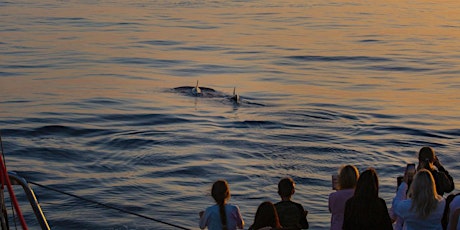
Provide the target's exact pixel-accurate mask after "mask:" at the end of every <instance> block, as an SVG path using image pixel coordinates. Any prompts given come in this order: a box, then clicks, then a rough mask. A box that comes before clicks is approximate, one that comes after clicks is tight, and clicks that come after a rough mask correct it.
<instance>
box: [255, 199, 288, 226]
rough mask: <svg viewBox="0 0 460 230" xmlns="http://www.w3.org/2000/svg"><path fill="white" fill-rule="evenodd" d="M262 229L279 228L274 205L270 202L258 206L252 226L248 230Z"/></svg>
mask: <svg viewBox="0 0 460 230" xmlns="http://www.w3.org/2000/svg"><path fill="white" fill-rule="evenodd" d="M263 227H272V228H281V225H280V221H279V218H278V213H277V212H276V208H275V205H274V204H273V203H272V202H270V201H265V202H263V203H262V204H260V205H259V207H258V208H257V212H256V216H255V217H254V224H252V226H251V227H250V229H254V230H257V229H260V228H263Z"/></svg>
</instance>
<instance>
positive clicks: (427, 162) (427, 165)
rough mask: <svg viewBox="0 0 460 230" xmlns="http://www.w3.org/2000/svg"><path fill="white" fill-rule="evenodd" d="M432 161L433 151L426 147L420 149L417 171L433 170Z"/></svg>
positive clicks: (433, 158) (433, 157)
mask: <svg viewBox="0 0 460 230" xmlns="http://www.w3.org/2000/svg"><path fill="white" fill-rule="evenodd" d="M434 160H435V153H434V149H433V148H431V147H428V146H425V147H422V148H421V149H420V151H419V152H418V161H419V164H418V168H417V169H428V170H430V171H431V170H433V168H432V167H433V166H432V165H431V163H433V162H434Z"/></svg>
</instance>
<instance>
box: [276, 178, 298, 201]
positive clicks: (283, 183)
mask: <svg viewBox="0 0 460 230" xmlns="http://www.w3.org/2000/svg"><path fill="white" fill-rule="evenodd" d="M294 192H295V183H294V180H293V179H292V178H290V177H285V178H283V179H281V180H280V182H279V183H278V194H279V195H280V196H281V197H285V198H290V197H291V196H292V195H294Z"/></svg>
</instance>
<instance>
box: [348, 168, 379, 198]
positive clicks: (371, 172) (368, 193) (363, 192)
mask: <svg viewBox="0 0 460 230" xmlns="http://www.w3.org/2000/svg"><path fill="white" fill-rule="evenodd" d="M354 195H355V196H356V197H363V198H365V199H369V200H370V199H375V198H378V197H379V180H378V177H377V172H376V171H375V169H373V168H369V169H367V170H366V171H364V172H362V173H361V175H360V176H359V179H358V183H356V188H355V194H354Z"/></svg>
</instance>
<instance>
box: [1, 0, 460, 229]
mask: <svg viewBox="0 0 460 230" xmlns="http://www.w3.org/2000/svg"><path fill="white" fill-rule="evenodd" d="M459 7H460V4H459V3H458V1H456V0H446V1H440V2H439V1H428V0H413V1H399V0H388V1H353V0H348V1H347V0H332V1H324V0H308V1H307V0H283V1H276V0H263V1H262V0H247V1H241V0H233V1H231V0H200V1H198V0H135V1H122V0H102V1H92V0H81V1H61V0H43V1H31V0H14V1H0V25H1V26H0V131H1V135H2V140H3V145H4V154H5V159H6V164H7V167H8V169H9V170H10V171H17V172H18V173H20V174H21V175H23V176H25V177H26V178H28V179H29V180H30V181H33V182H35V183H39V184H42V185H46V186H49V187H51V188H54V189H57V190H60V191H65V192H68V193H71V194H75V195H77V196H81V197H84V198H86V199H90V200H93V201H97V202H101V203H103V204H107V205H111V206H115V207H119V208H121V209H124V210H129V211H131V212H134V213H138V214H141V215H145V216H149V217H151V218H155V219H157V220H161V221H165V222H168V223H172V224H176V225H180V226H183V227H186V228H191V229H197V227H198V212H199V211H201V210H203V209H204V208H206V207H207V206H209V205H212V204H213V200H212V198H211V197H210V188H211V184H212V183H213V182H214V181H215V180H217V179H220V178H223V179H226V180H227V181H228V182H229V184H230V187H231V193H232V198H231V203H234V204H237V205H239V207H240V209H241V211H242V214H243V218H244V219H245V221H246V228H247V227H249V225H251V224H252V221H253V218H254V214H255V211H256V208H257V206H258V205H259V204H260V203H261V202H263V201H266V200H270V201H273V202H276V201H278V200H279V198H278V195H277V187H276V186H277V183H278V181H279V179H280V178H282V177H285V176H290V177H292V178H293V179H294V180H295V181H296V182H297V191H296V194H295V195H294V200H295V201H297V202H300V203H302V204H303V205H304V207H305V209H307V210H308V211H309V215H308V220H309V221H310V225H311V229H328V227H329V219H330V214H329V212H328V208H327V199H328V195H329V193H330V192H332V190H331V186H330V184H331V183H330V180H331V174H335V173H336V172H337V169H338V168H339V167H340V166H341V165H343V164H354V165H356V166H357V167H358V168H359V169H360V170H361V171H362V170H365V169H366V168H368V167H374V168H376V170H377V172H378V173H379V177H380V183H381V186H380V196H381V197H382V198H384V199H385V200H386V201H387V203H388V206H389V207H390V203H391V199H392V198H393V196H394V192H395V189H396V177H397V176H400V175H402V173H403V169H404V167H405V164H406V163H412V162H416V153H417V151H418V150H419V149H420V148H421V147H422V146H425V145H428V146H432V147H434V148H435V150H437V152H438V155H439V157H440V159H441V162H443V163H444V165H445V167H446V168H447V169H448V170H449V171H450V173H451V174H452V175H453V177H454V179H455V180H457V182H458V183H460V182H459V180H460V165H459V164H458V159H459V151H460V93H459V92H460V46H459V45H458V44H459V41H460V26H459V25H460V14H459V12H458V9H459ZM198 80H199V84H200V86H203V87H207V88H211V89H214V90H215V91H214V92H211V91H206V92H207V93H206V94H205V95H203V96H202V97H198V98H196V97H193V96H192V95H191V94H190V93H189V92H188V91H187V90H185V91H184V90H182V89H184V88H179V89H175V88H176V87H181V86H194V85H195V84H196V81H198ZM234 87H236V92H237V93H238V94H240V96H241V103H240V104H234V103H233V102H232V101H230V100H229V99H228V98H229V97H230V96H231V95H232V93H233V89H234ZM32 187H33V188H34V190H35V192H36V193H37V196H38V199H39V201H40V202H41V205H42V208H43V210H44V212H45V214H46V216H47V218H48V221H49V222H50V225H51V228H52V229H174V227H171V226H168V225H165V224H162V223H158V222H157V221H152V220H148V219H145V218H142V217H139V216H135V215H131V214H125V213H123V212H120V211H117V210H113V209H109V208H106V207H104V206H101V205H97V204H94V203H91V202H87V201H83V200H81V199H77V198H74V197H71V196H67V195H64V194H61V193H58V192H56V191H52V190H50V189H44V188H42V187H39V186H34V185H32ZM456 191H457V192H458V190H456ZM32 225H33V224H32Z"/></svg>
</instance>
